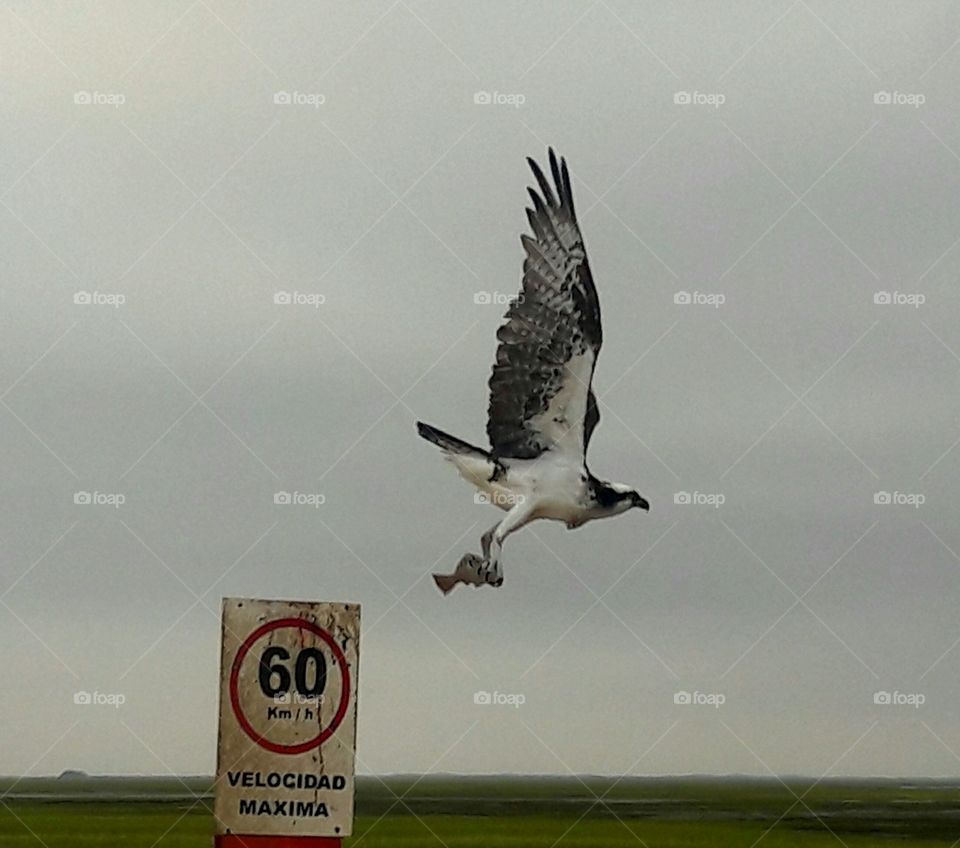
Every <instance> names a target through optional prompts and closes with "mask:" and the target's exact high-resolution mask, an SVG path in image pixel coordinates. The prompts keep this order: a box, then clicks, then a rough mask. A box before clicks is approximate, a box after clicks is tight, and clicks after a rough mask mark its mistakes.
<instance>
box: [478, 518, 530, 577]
mask: <svg viewBox="0 0 960 848" xmlns="http://www.w3.org/2000/svg"><path fill="white" fill-rule="evenodd" d="M532 514H533V510H532V509H531V508H530V507H529V506H527V503H526V501H525V500H523V501H521V502H520V503H518V504H516V505H515V506H513V507H512V508H511V509H510V511H509V512H508V513H507V514H506V515H505V516H504V518H503V520H502V521H500V523H499V524H495V525H494V526H493V527H491V528H490V529H489V530H488V531H487V532H486V533H484V534H483V536H482V538H481V539H480V545H481V547H482V549H483V582H484V583H489V584H490V585H491V586H502V585H503V572H502V570H501V568H500V553H501V551H502V550H503V543H504V542H505V541H506V538H507V536H509V535H510V534H511V533H514V532H515V531H517V530H519V529H520V528H521V527H523V525H524V524H526V523H527V522H528V521H529V520H530V517H531V515H532Z"/></svg>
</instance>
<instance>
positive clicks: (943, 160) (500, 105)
mask: <svg viewBox="0 0 960 848" xmlns="http://www.w3.org/2000/svg"><path fill="white" fill-rule="evenodd" d="M881 6H882V7H881ZM958 39H960V6H958V5H957V4H956V3H952V2H933V0H930V2H923V3H918V2H891V3H884V4H877V3H874V2H868V1H867V0H862V2H853V3H851V2H842V3H841V2H826V0H800V2H791V0H775V1H774V2H770V0H764V2H759V1H758V2H747V1H746V0H740V2H735V3H724V4H707V3H697V2H683V3H677V2H666V0H664V2H651V3H645V4H637V3H631V2H626V0H599V2H595V3H594V2H582V0H556V1H555V2H546V0H543V2H524V3H505V2H498V3H484V4H469V3H461V2H440V0H399V2H391V0H383V1H382V2H381V0H362V2H361V0H357V2H351V3H345V2H340V3H332V2H331V3H308V2H296V3H252V2H251V3H246V2H239V0H238V1H237V2H230V0H197V2H191V0H172V2H167V3H162V4H157V3H152V2H139V0H138V2H132V0H116V2H98V3H93V2H90V3H86V2H69V3H68V2H63V3H39V2H37V3H31V2H22V1H20V0H14V2H12V3H8V4H6V6H5V8H4V9H3V10H2V12H0V123H2V125H3V126H4V127H5V132H3V134H2V138H0V261H2V263H3V284H2V287H0V297H2V304H0V332H2V336H3V340H4V342H3V350H4V355H3V357H2V358H0V456H2V467H3V474H2V475H0V496H2V504H3V509H2V510H0V541H2V565H0V644H2V645H3V646H4V650H3V653H4V680H5V686H4V696H3V697H2V698H0V727H2V728H3V730H2V731H0V733H2V739H0V743H2V744H0V750H2V760H0V773H8V774H20V773H31V774H46V773H57V772H59V771H60V770H61V769H64V768H70V767H72V768H83V769H86V770H88V771H91V772H115V773H116V772H149V773H160V774H163V773H168V772H171V771H172V772H177V773H184V772H190V773H210V772H212V771H213V769H214V752H215V744H216V739H215V737H216V698H217V673H218V672H217V664H218V656H219V643H218V640H219V623H218V616H219V604H220V599H221V597H222V596H225V595H226V596H244V597H266V598H298V599H304V600H336V601H353V602H359V603H360V604H362V608H363V613H362V615H363V628H362V639H361V675H360V713H359V730H358V736H359V750H358V764H357V767H358V770H359V771H361V772H370V771H375V772H387V771H390V772H394V771H429V770H443V771H462V772H496V771H519V772H555V773H561V774H566V773H569V772H570V771H575V772H603V773H612V774H622V773H636V774H646V773H679V772H713V773H723V772H752V773H757V774H770V773H771V772H776V773H806V774H812V775H815V776H820V775H823V774H825V773H830V774H865V775H880V774H894V775H930V776H940V775H955V774H957V773H958V772H960V712H958V711H957V709H956V704H957V701H958V696H960V684H958V675H960V615H958V614H957V610H958V607H960V524H958V523H957V520H956V516H957V507H956V499H957V494H958V484H957V481H958V473H960V446H958V439H960V292H958V286H957V278H958V272H960V248H958V247H956V244H957V240H958V237H960V158H958V154H960V108H958V99H957V92H958V91H960V46H958ZM478 101H479V102H478ZM548 145H553V146H554V147H556V149H557V150H558V151H559V152H560V153H562V154H563V155H565V156H566V157H567V161H568V163H569V166H570V170H571V173H572V177H573V184H574V193H575V196H576V200H577V205H578V211H579V217H580V222H581V226H582V229H583V231H584V235H585V239H586V243H587V249H588V252H589V257H590V262H591V265H592V268H593V273H594V277H595V279H596V281H597V285H598V290H599V294H600V300H601V307H602V310H603V317H604V337H605V344H604V349H603V352H602V355H601V357H600V359H599V365H598V370H597V373H596V379H595V388H596V391H597V393H598V396H599V397H600V400H601V413H602V419H601V423H600V426H599V427H598V429H597V431H596V433H595V434H594V437H593V442H592V445H591V455H590V458H589V459H590V466H591V469H592V470H593V471H594V473H596V474H597V476H599V477H601V478H604V479H612V480H615V481H622V482H626V483H629V484H631V485H632V486H634V487H636V488H637V489H638V490H639V491H640V492H641V493H643V494H644V495H645V496H646V497H647V498H648V499H649V501H650V502H651V505H652V508H651V510H650V513H649V515H647V514H643V513H641V512H640V511H634V512H631V513H628V514H627V515H625V516H623V517H620V518H617V519H616V520H610V521H604V522H595V523H592V524H590V525H588V526H587V527H585V528H583V529H580V530H578V531H576V532H569V531H567V530H565V529H564V528H563V526H562V525H559V524H548V523H537V524H534V525H532V526H530V527H528V528H527V529H525V530H524V531H523V532H521V533H519V534H517V535H516V536H514V537H512V538H511V539H510V540H509V541H508V542H507V544H506V546H505V550H504V560H503V562H504V574H505V582H504V584H503V586H502V588H500V589H497V590H493V589H488V588H482V589H476V590H474V589H470V588H461V589H458V590H457V591H456V592H454V593H453V594H452V595H450V596H449V597H446V598H444V597H441V596H440V594H439V593H438V592H437V590H436V588H435V587H434V585H433V583H432V581H431V579H430V577H429V574H430V572H431V571H446V570H449V569H450V568H452V567H453V565H454V564H455V563H456V561H457V560H458V559H459V557H460V555H461V554H462V553H463V552H465V551H467V550H477V549H478V537H479V535H480V534H481V532H482V531H483V530H485V529H486V528H487V527H488V526H489V525H490V524H491V523H492V522H493V521H494V520H496V518H497V516H498V514H497V513H496V512H495V511H494V509H493V508H492V507H490V506H484V505H478V504H476V503H474V500H473V495H472V492H471V491H470V489H469V488H468V487H467V485H466V484H465V483H463V481H461V480H459V479H458V478H457V477H456V475H455V474H454V472H453V469H452V468H450V467H449V466H447V465H445V464H444V463H443V462H442V461H441V459H440V456H439V454H438V452H437V450H436V449H435V448H434V447H432V446H431V445H428V444H427V443H425V442H423V441H421V440H419V439H418V438H417V436H416V432H415V429H414V421H415V420H416V418H423V419H424V420H426V421H429V422H430V423H433V424H435V425H437V426H439V427H442V428H443V429H445V430H449V431H450V432H452V433H455V434H457V435H460V436H462V437H464V438H466V439H468V440H471V441H475V442H480V443H482V442H483V441H484V435H483V434H484V427H485V413H486V404H487V398H486V380H487V378H488V375H489V369H490V365H491V362H492V358H493V353H494V348H495V336H494V334H495V331H496V328H497V326H498V323H499V321H500V318H501V314H502V312H503V308H504V306H503V303H502V300H503V298H504V297H506V296H507V295H509V294H512V293H514V292H515V291H516V290H517V288H518V285H519V280H520V271H521V262H522V250H521V246H520V243H519V238H518V237H519V234H520V233H521V232H522V231H523V230H524V229H525V227H526V218H525V215H524V206H525V204H526V202H527V196H526V193H525V191H524V188H525V186H526V185H527V184H529V183H530V181H531V178H530V175H529V172H528V170H527V167H526V164H525V161H524V159H525V157H526V156H528V155H533V156H536V157H538V158H540V159H541V161H542V160H543V159H544V158H545V155H546V148H547V146H548ZM278 293H287V295H289V298H288V299H289V300H290V301H292V302H290V303H282V302H281V303H275V298H276V296H277V294H278ZM279 299H280V300H281V301H282V300H284V296H283V295H281V296H280V298H279ZM78 300H79V301H80V302H76V301H78ZM85 300H87V301H89V302H86V303H85V302H83V301H85ZM484 300H489V301H492V302H491V303H484V302H482V301H484ZM477 301H481V302H477ZM685 301H687V302H685ZM283 491H286V492H298V493H302V494H307V495H322V496H323V497H322V498H320V497H316V498H313V500H314V501H315V502H318V501H320V500H323V503H322V505H319V506H311V505H300V506H297V505H275V504H274V494H275V493H277V492H283ZM83 493H90V495H91V497H90V499H91V500H92V501H94V502H93V503H89V504H85V503H75V501H76V500H79V501H82V500H84V496H83ZM885 493H886V494H885ZM888 496H889V497H888ZM121 500H122V503H120V501H121ZM886 500H889V501H890V502H889V503H884V501H886ZM685 501H689V503H686V502H685ZM78 691H91V692H92V691H97V692H100V693H108V694H122V695H123V696H124V699H125V703H124V704H123V706H122V707H120V708H112V707H106V706H101V707H97V706H92V705H90V706H85V705H77V704H75V703H74V693H76V692H78ZM478 691H491V692H492V691H498V692H501V693H510V694H517V695H523V697H524V699H525V703H524V704H523V705H522V706H520V707H509V706H500V707H497V706H482V705H475V703H474V693H475V692H478ZM684 692H687V693H691V697H690V700H691V701H694V703H690V704H683V703H675V701H676V700H680V701H682V700H684V698H683V696H682V693H684ZM884 692H888V693H894V694H891V695H890V698H889V700H891V701H893V702H894V703H890V704H883V703H879V704H878V703H875V700H881V701H882V700H884V697H883V695H882V694H881V695H880V696H878V697H876V698H875V694H876V693H884ZM515 700H516V699H515ZM697 701H700V702H701V703H696V702H697ZM898 701H899V702H900V703H897V702H898Z"/></svg>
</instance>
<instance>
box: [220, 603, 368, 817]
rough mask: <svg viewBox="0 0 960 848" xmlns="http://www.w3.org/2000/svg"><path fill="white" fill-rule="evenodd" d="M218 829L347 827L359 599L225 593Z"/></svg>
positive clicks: (350, 809)
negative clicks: (318, 599)
mask: <svg viewBox="0 0 960 848" xmlns="http://www.w3.org/2000/svg"><path fill="white" fill-rule="evenodd" d="M222 627H223V632H222V642H221V645H222V647H221V656H220V732H219V736H218V740H217V782H216V790H215V803H214V812H215V815H216V819H217V833H218V834H249V835H256V834H265V835H266V834H269V835H274V836H349V835H350V833H351V830H352V828H353V794H354V793H353V789H354V781H353V777H354V747H355V744H356V722H357V672H358V662H359V647H360V646H359V639H360V607H359V605H357V604H338V603H306V602H299V601H258V600H249V599H242V598H225V599H224V601H223V617H222Z"/></svg>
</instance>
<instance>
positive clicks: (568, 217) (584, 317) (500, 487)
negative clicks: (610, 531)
mask: <svg viewBox="0 0 960 848" xmlns="http://www.w3.org/2000/svg"><path fill="white" fill-rule="evenodd" d="M527 161H528V162H529V163H530V168H531V169H532V170H533V175H534V177H536V180H537V184H538V185H539V188H540V192H539V193H537V192H536V191H535V190H534V189H532V188H528V189H527V191H528V192H529V193H530V198H531V200H532V202H533V208H532V209H530V208H528V209H527V219H528V220H529V222H530V228H531V229H532V230H533V235H532V236H530V235H526V234H524V235H522V236H521V237H520V240H521V242H522V243H523V247H524V250H525V251H526V258H525V259H524V262H523V284H522V287H521V290H520V294H519V295H518V296H517V298H516V299H515V300H513V301H511V303H510V307H509V308H508V309H507V312H506V315H504V318H505V322H504V324H503V326H501V327H500V329H499V330H498V331H497V340H498V341H499V345H498V347H497V358H496V362H494V365H493V373H492V375H491V376H490V381H489V387H490V404H489V408H488V420H487V436H488V437H489V439H490V450H484V449H483V448H479V447H476V446H474V445H471V444H470V443H469V442H465V441H464V440H463V439H459V438H457V437H456V436H451V435H450V434H448V433H444V432H443V431H442V430H438V429H437V428H436V427H432V426H430V425H429V424H424V423H423V422H422V421H418V422H417V431H418V432H419V434H420V435H421V436H422V437H423V438H424V439H426V440H427V441H429V442H432V443H433V444H435V445H437V446H438V447H439V448H440V449H441V450H442V451H443V454H444V457H445V458H446V459H448V460H449V461H450V462H452V463H453V465H454V466H455V467H456V468H457V470H458V471H459V472H460V475H461V476H462V477H463V478H464V479H466V480H467V481H468V482H469V483H472V484H473V485H474V486H475V487H476V488H477V489H478V490H479V491H480V492H481V493H482V495H483V496H484V499H485V500H488V501H489V502H490V503H491V504H493V505H494V506H498V507H500V509H502V510H505V511H506V513H507V514H506V515H505V516H504V517H503V518H502V519H501V520H500V521H499V522H497V523H496V524H494V525H493V527H491V528H490V529H489V530H487V532H486V533H484V534H483V536H482V537H481V540H480V544H481V549H482V551H483V553H482V555H481V556H477V555H476V554H474V553H466V554H464V555H463V557H462V558H461V559H460V562H459V563H458V564H457V567H456V569H455V570H454V571H453V573H452V574H434V575H433V579H434V581H435V582H436V584H437V587H438V588H439V589H440V590H441V591H442V592H443V593H444V594H447V593H448V592H450V591H451V590H452V589H453V588H454V587H455V586H457V585H458V584H460V583H464V584H469V585H473V586H483V585H487V586H500V585H502V584H503V571H502V568H501V562H500V553H501V549H502V547H503V543H504V540H505V539H506V538H507V536H509V535H510V534H511V533H514V532H516V531H517V530H519V529H520V528H521V527H523V526H525V525H526V524H529V523H530V522H531V521H535V520H536V519H538V518H547V519H551V520H554V521H563V522H565V523H566V525H567V527H568V528H569V529H573V528H575V527H580V526H582V525H583V524H585V523H586V522H587V521H592V520H593V519H595V518H608V517H610V516H613V515H619V514H621V513H623V512H626V511H627V510H628V509H631V508H633V507H639V508H640V509H643V510H649V509H650V504H649V503H647V501H646V499H645V498H643V497H642V496H641V495H640V494H639V493H638V492H636V491H635V490H634V489H632V488H630V487H629V486H627V485H624V484H622V483H609V482H606V481H603V480H599V479H597V478H596V477H594V476H593V474H591V473H590V470H589V469H588V468H587V460H586V455H587V447H588V446H589V444H590V437H591V436H592V435H593V431H594V428H596V426H597V422H598V421H599V420H600V410H599V409H598V408H597V399H596V397H595V396H594V394H593V390H592V389H591V382H592V380H593V371H594V368H595V366H596V363H597V356H598V354H599V353H600V345H601V343H602V341H603V334H602V331H601V326H600V303H599V301H598V299H597V290H596V288H595V287H594V284H593V277H592V276H591V274H590V265H589V263H588V262H587V254H586V250H585V248H584V246H583V237H582V235H581V234H580V227H579V225H578V224H577V216H576V212H575V211H574V207H573V192H572V190H571V186H570V174H569V173H568V171H567V163H566V161H565V160H564V159H562V158H561V159H560V161H559V162H558V161H557V157H556V155H555V154H554V152H553V150H552V149H551V150H550V171H551V175H552V176H553V187H551V185H550V182H549V181H548V180H547V178H546V177H545V176H544V174H543V171H541V170H540V167H539V166H538V165H537V163H536V162H534V161H533V159H529V158H528V159H527Z"/></svg>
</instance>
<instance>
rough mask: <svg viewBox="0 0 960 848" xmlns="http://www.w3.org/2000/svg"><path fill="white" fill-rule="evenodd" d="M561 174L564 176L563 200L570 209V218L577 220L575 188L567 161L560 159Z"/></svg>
mask: <svg viewBox="0 0 960 848" xmlns="http://www.w3.org/2000/svg"><path fill="white" fill-rule="evenodd" d="M560 173H561V174H562V176H563V200H564V203H566V205H567V206H568V207H569V209H570V217H571V218H573V220H574V221H576V220H577V213H576V211H575V210H574V208H573V186H572V185H571V184H570V172H569V171H568V170H567V160H566V159H563V158H561V159H560Z"/></svg>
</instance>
